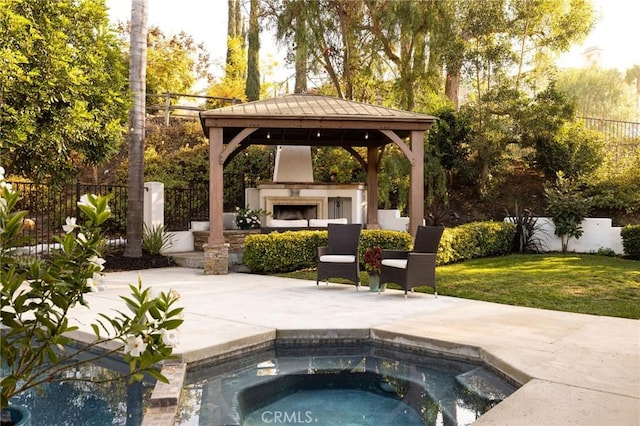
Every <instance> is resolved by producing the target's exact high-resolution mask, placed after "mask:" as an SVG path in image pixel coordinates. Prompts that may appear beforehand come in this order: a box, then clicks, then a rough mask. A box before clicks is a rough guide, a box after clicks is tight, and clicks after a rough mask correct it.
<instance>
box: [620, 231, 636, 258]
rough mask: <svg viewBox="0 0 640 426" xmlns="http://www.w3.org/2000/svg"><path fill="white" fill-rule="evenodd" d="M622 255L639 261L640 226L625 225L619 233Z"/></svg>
mask: <svg viewBox="0 0 640 426" xmlns="http://www.w3.org/2000/svg"><path fill="white" fill-rule="evenodd" d="M620 236H621V237H622V248H623V250H624V254H625V255H627V257H629V258H631V259H639V260H640V225H627V226H625V227H624V228H622V230H621V231H620Z"/></svg>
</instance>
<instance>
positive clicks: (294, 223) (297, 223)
mask: <svg viewBox="0 0 640 426" xmlns="http://www.w3.org/2000/svg"><path fill="white" fill-rule="evenodd" d="M269 226H270V227H272V228H306V227H307V226H309V222H307V220H306V219H271V220H270V221H269Z"/></svg>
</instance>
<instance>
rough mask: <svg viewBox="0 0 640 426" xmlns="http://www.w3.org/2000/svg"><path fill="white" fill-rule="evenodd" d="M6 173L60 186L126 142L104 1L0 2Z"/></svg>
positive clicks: (117, 52)
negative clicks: (83, 165) (85, 166)
mask: <svg viewBox="0 0 640 426" xmlns="http://www.w3.org/2000/svg"><path fill="white" fill-rule="evenodd" d="M0 26H1V27H0V62H1V63H2V66H1V67H0V121H1V125H0V127H1V128H2V140H1V142H2V147H3V152H2V160H3V163H4V167H5V169H6V170H7V173H8V174H16V175H23V176H25V177H28V178H31V179H35V180H47V181H51V182H53V183H63V182H66V181H68V180H69V179H72V178H73V177H75V176H76V175H77V173H78V165H81V164H86V165H95V164H99V163H101V162H102V161H104V160H105V159H106V158H108V157H109V156H110V155H111V154H113V153H114V152H115V151H116V150H117V148H118V146H119V144H120V143H121V142H122V139H123V130H124V123H125V122H126V114H127V109H128V106H129V103H128V96H127V93H126V88H127V85H126V69H125V63H124V61H123V56H122V52H121V48H120V45H119V43H118V39H117V36H116V33H115V32H114V31H113V29H112V28H111V27H110V26H109V21H108V18H107V13H106V7H105V5H104V1H103V0H60V1H56V2H51V1H48V0H0Z"/></svg>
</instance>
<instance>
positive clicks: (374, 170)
mask: <svg viewBox="0 0 640 426" xmlns="http://www.w3.org/2000/svg"><path fill="white" fill-rule="evenodd" d="M379 161H380V153H379V150H378V147H375V146H370V147H368V148H367V218H366V219H367V223H366V225H367V226H366V227H367V229H379V228H380V225H379V224H378V162H379Z"/></svg>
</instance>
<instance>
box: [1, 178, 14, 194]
mask: <svg viewBox="0 0 640 426" xmlns="http://www.w3.org/2000/svg"><path fill="white" fill-rule="evenodd" d="M2 188H7V190H8V191H9V192H12V191H11V184H10V183H7V182H5V181H3V180H0V190H1V189H2Z"/></svg>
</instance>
